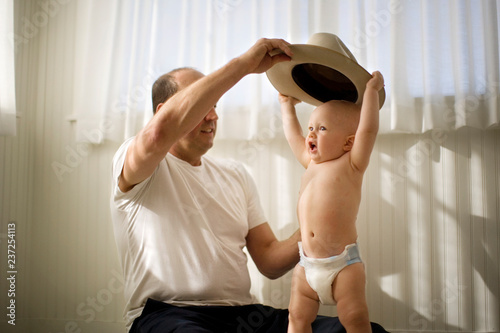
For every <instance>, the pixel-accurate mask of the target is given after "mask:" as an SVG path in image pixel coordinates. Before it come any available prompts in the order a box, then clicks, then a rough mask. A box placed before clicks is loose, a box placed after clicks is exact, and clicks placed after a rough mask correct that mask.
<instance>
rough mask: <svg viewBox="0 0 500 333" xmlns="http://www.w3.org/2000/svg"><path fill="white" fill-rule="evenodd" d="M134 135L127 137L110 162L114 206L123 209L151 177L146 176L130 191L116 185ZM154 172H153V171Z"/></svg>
mask: <svg viewBox="0 0 500 333" xmlns="http://www.w3.org/2000/svg"><path fill="white" fill-rule="evenodd" d="M133 140H134V137H132V138H129V139H127V140H126V141H125V142H124V143H123V144H122V145H121V146H120V148H118V150H117V151H116V153H115V156H114V157H113V164H112V177H113V179H112V189H111V191H112V196H113V200H114V202H115V204H116V206H117V207H118V208H119V209H123V208H124V207H125V206H126V205H127V204H129V203H130V202H132V201H134V199H135V198H136V197H137V196H138V195H139V194H140V193H141V192H142V190H143V188H144V187H145V186H146V185H147V184H148V183H149V181H150V180H151V177H152V176H150V177H148V178H146V179H145V180H143V181H142V182H140V183H139V184H137V185H135V186H134V187H133V188H132V189H131V190H130V191H127V192H122V190H121V189H120V187H119V186H118V182H119V180H120V176H121V174H122V170H123V165H124V163H125V157H126V155H127V150H128V147H129V146H130V144H131V143H132V141H133ZM153 174H154V173H153Z"/></svg>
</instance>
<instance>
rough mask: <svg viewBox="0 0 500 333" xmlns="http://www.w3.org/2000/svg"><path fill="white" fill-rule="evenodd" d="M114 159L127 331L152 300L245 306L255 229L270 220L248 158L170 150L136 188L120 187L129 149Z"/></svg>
mask: <svg viewBox="0 0 500 333" xmlns="http://www.w3.org/2000/svg"><path fill="white" fill-rule="evenodd" d="M132 140H133V138H131V139H129V140H127V141H126V142H124V143H123V145H122V146H121V147H120V148H119V150H118V151H117V152H116V154H115V156H114V158H113V184H112V186H113V187H112V195H111V216H112V221H113V227H114V232H115V239H116V243H117V247H118V253H119V256H120V261H121V265H122V269H123V273H124V277H125V290H124V295H125V301H126V307H125V314H124V316H125V320H126V322H127V329H128V328H130V326H131V324H132V322H133V320H134V319H135V318H136V317H138V316H139V315H140V314H141V312H142V309H143V307H144V305H145V302H146V300H147V299H148V298H153V299H155V300H158V301H163V302H166V303H170V304H173V305H179V306H183V305H244V304H251V303H255V301H254V299H253V297H252V296H251V294H250V276H249V273H248V268H247V256H246V254H245V253H244V252H243V248H244V247H245V245H246V241H245V238H246V236H247V233H248V230H249V229H251V228H254V227H256V226H258V225H259V224H261V223H264V222H265V221H266V219H265V216H264V213H263V210H262V207H261V204H260V199H259V196H258V194H257V190H256V187H255V184H254V182H253V180H252V178H251V177H250V175H249V174H248V172H247V171H246V170H245V168H244V166H243V165H242V164H241V163H238V162H235V161H231V160H218V159H214V158H211V157H208V156H203V157H202V162H201V166H196V167H195V166H192V165H190V164H189V163H187V162H185V161H183V160H180V159H178V158H176V157H175V156H173V155H171V154H168V155H167V156H166V157H165V159H164V160H163V161H162V162H161V163H160V164H159V165H158V167H157V169H156V170H155V172H154V173H153V174H152V175H151V176H150V177H149V178H148V179H146V180H144V181H143V182H141V183H140V184H137V185H136V186H135V187H134V188H133V189H132V190H130V191H128V192H126V193H123V192H122V191H121V190H120V189H119V187H118V179H119V177H120V174H121V171H122V168H123V163H124V160H125V155H126V152H127V149H128V147H129V145H130V143H131V141H132Z"/></svg>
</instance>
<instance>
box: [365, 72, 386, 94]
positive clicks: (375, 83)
mask: <svg viewBox="0 0 500 333" xmlns="http://www.w3.org/2000/svg"><path fill="white" fill-rule="evenodd" d="M366 87H367V88H374V89H375V90H376V91H379V90H380V89H382V88H383V87H384V77H383V76H382V74H381V73H380V72H379V71H376V72H373V74H372V78H371V79H370V80H369V81H368V82H367V83H366Z"/></svg>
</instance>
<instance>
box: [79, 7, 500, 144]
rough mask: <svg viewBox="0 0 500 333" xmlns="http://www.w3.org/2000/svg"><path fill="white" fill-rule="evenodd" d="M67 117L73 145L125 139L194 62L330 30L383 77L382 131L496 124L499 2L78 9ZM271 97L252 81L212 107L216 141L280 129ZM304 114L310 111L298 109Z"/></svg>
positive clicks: (205, 64)
mask: <svg viewBox="0 0 500 333" xmlns="http://www.w3.org/2000/svg"><path fill="white" fill-rule="evenodd" d="M79 6H81V7H82V8H81V9H80V10H79V12H80V13H82V14H81V15H79V20H80V21H79V23H78V28H79V35H78V38H77V40H78V43H79V44H80V46H81V47H82V52H79V53H78V54H79V64H80V65H79V67H78V68H79V73H78V74H77V77H76V81H77V82H78V83H79V84H78V85H77V86H76V90H75V108H74V109H75V112H76V113H77V119H78V121H77V126H78V133H79V137H80V139H83V140H85V138H91V141H92V139H93V141H94V142H96V143H98V142H101V141H102V140H104V139H111V140H114V141H122V140H123V139H124V138H125V137H129V136H131V135H134V134H135V133H136V132H137V131H138V130H139V129H140V128H141V127H142V126H143V125H144V124H145V123H146V122H147V121H148V120H149V119H150V118H151V116H152V111H151V108H152V107H151V101H150V97H149V96H150V88H151V85H152V83H153V81H154V80H155V79H156V78H157V77H158V76H160V75H161V74H163V73H165V72H167V71H169V70H171V69H173V68H176V67H179V66H191V67H195V68H197V69H199V70H200V71H202V72H204V73H210V72H212V71H214V70H215V69H217V68H218V67H220V66H222V65H223V64H225V63H226V62H227V61H229V60H230V59H231V58H233V57H236V56H238V55H240V54H241V53H243V52H245V51H246V50H247V49H248V48H249V47H250V46H251V45H253V43H254V42H255V41H256V40H257V39H258V38H260V37H279V38H284V39H286V40H288V41H289V42H291V43H305V42H306V41H307V39H308V38H309V36H310V35H311V34H313V33H315V32H320V31H326V32H330V33H335V34H337V35H338V36H340V38H341V39H342V40H343V41H344V42H345V43H346V45H347V46H348V47H349V48H350V49H351V51H352V52H353V54H354V55H355V57H356V58H357V60H358V61H359V63H360V64H361V65H362V66H363V67H365V68H366V69H367V70H368V71H369V72H373V71H374V70H380V71H381V72H382V73H383V74H384V76H385V79H386V92H387V97H388V98H387V101H386V103H385V105H384V107H383V109H382V110H381V121H380V122H381V126H380V132H381V133H392V132H404V133H423V132H426V131H428V130H431V129H441V130H453V129H457V128H460V127H464V126H471V127H475V128H481V129H485V128H488V127H496V126H498V123H499V118H500V111H499V105H498V94H499V82H500V78H499V73H500V68H499V67H500V66H499V50H498V36H499V24H498V18H499V16H500V15H499V10H500V9H499V7H498V5H497V2H496V1H475V2H470V1H430V0H427V1H407V0H401V1H399V0H391V1H389V0H386V1H374V0H373V1H369V0H365V1H355V2H354V1H338V0H337V1H328V2H327V1H305V0H294V1H285V0H271V1H269V0H262V1H241V0H212V1H201V0H192V1H175V2H174V1H158V0H156V1H153V0H151V1H144V2H138V1H132V0H123V1H117V0H111V1H96V0H91V1H90V0H89V1H85V2H80V3H79ZM278 109H279V105H278V102H277V92H276V91H275V90H274V88H273V87H272V86H271V85H270V83H269V81H268V80H267V77H266V76H265V75H250V76H248V77H245V78H244V79H243V80H242V81H241V82H240V83H239V84H238V85H237V86H235V87H234V88H233V89H232V90H231V91H229V92H228V93H227V94H226V95H225V96H224V97H223V98H222V100H221V101H220V103H219V104H218V113H219V115H220V116H221V117H220V130H219V131H218V139H219V140H220V139H243V140H255V139H256V138H258V136H259V135H261V134H262V129H263V128H265V129H266V131H267V134H266V135H271V136H274V135H275V132H276V131H277V130H279V128H280V126H276V121H277V120H279V111H278ZM301 110H303V111H301V112H302V113H308V112H309V111H310V110H312V107H310V106H307V105H304V106H301Z"/></svg>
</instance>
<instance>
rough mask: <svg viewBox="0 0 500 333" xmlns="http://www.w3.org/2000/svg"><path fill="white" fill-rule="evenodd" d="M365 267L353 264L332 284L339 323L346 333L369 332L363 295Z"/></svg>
mask: <svg viewBox="0 0 500 333" xmlns="http://www.w3.org/2000/svg"><path fill="white" fill-rule="evenodd" d="M365 283H366V276H365V267H364V265H363V264H362V263H355V264H352V265H349V266H347V267H345V268H344V269H343V270H341V271H340V273H339V274H338V275H337V278H336V279H335V281H334V282H333V299H335V301H336V302H337V313H338V316H339V320H340V323H341V324H342V325H343V326H344V328H345V329H346V331H347V332H348V333H357V332H360V333H367V332H371V326H370V319H369V316H368V306H367V304H366V294H365Z"/></svg>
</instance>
